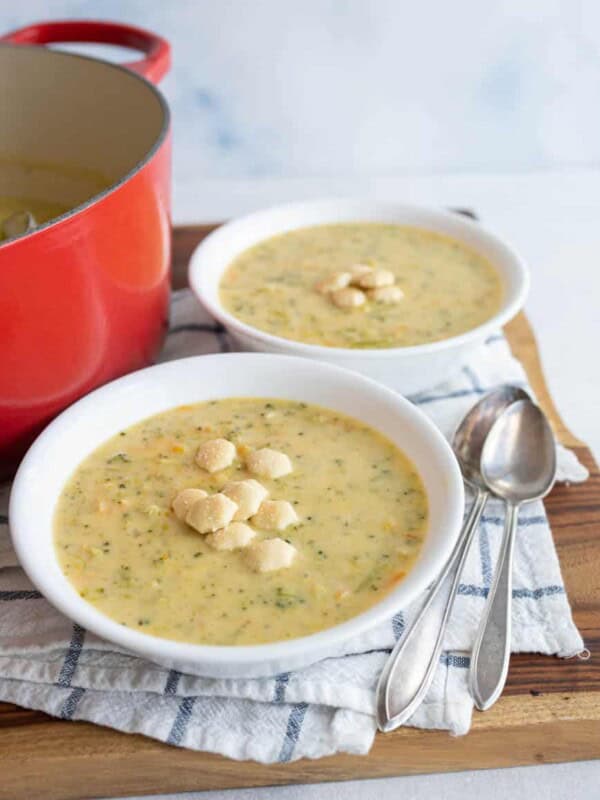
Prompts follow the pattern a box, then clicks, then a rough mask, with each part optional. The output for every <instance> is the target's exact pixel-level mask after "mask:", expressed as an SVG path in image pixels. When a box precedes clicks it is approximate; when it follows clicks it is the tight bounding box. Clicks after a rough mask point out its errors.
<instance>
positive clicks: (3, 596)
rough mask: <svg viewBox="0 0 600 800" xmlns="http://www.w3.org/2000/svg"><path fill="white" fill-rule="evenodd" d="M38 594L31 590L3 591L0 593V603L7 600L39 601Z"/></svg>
mask: <svg viewBox="0 0 600 800" xmlns="http://www.w3.org/2000/svg"><path fill="white" fill-rule="evenodd" d="M41 596H42V595H41V593H40V592H35V591H32V590H29V589H27V590H17V591H14V590H13V591H3V592H0V601H8V600H39V599H40V598H41Z"/></svg>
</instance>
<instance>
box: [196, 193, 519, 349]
mask: <svg viewBox="0 0 600 800" xmlns="http://www.w3.org/2000/svg"><path fill="white" fill-rule="evenodd" d="M319 206H322V207H323V208H326V207H327V208H331V207H334V206H337V207H338V208H347V209H349V210H348V212H347V213H349V214H352V213H354V211H353V210H352V209H358V208H367V207H369V208H372V209H381V210H382V212H383V211H385V210H387V211H390V212H392V211H393V212H397V213H399V214H402V213H403V212H410V213H422V214H423V217H424V219H425V218H427V219H430V220H435V219H436V218H437V219H441V220H448V221H451V222H452V224H453V225H454V226H456V227H457V228H459V229H460V228H462V229H463V230H465V231H472V232H476V233H477V234H478V235H479V236H481V237H485V238H487V239H488V241H489V242H491V243H493V244H494V245H495V246H496V247H498V248H500V249H501V250H502V251H504V257H505V258H506V259H507V261H510V262H511V264H512V266H513V267H514V268H515V270H516V273H517V274H518V288H517V289H516V291H515V292H514V293H513V297H512V298H510V299H508V300H505V302H504V303H503V305H502V307H501V308H500V310H499V311H498V312H497V313H496V314H494V316H493V317H490V319H488V320H486V321H485V322H483V323H481V325H478V326H477V327H475V328H470V329H469V330H468V331H465V332H464V333H460V334H458V335H457V336H450V337H448V338H446V339H439V340H437V341H435V342H426V343H424V344H417V345H409V346H407V347H381V348H370V347H365V348H363V347H360V348H351V347H326V346H324V345H318V344H310V343H307V342H300V341H297V340H296V339H286V338H284V337H283V336H276V335H275V334H272V333H269V332H268V331H263V330H261V329H260V328H256V327H254V326H253V325H249V324H248V323H247V322H244V321H242V320H241V319H239V318H238V317H236V316H234V315H233V314H231V313H230V312H229V311H227V309H226V308H224V307H223V306H222V305H221V303H220V301H219V300H218V299H217V300H216V301H213V298H212V297H211V296H210V295H208V294H207V292H205V273H204V270H203V264H202V260H203V257H204V253H205V250H206V249H207V247H209V246H211V245H212V244H214V243H215V241H218V240H219V239H220V238H226V237H227V236H229V235H230V234H231V233H232V232H234V231H235V229H236V228H237V227H238V226H240V225H245V224H248V223H249V222H251V221H252V220H254V219H256V220H259V219H261V218H263V217H266V216H268V215H270V214H273V213H280V212H283V211H289V212H290V213H293V212H294V211H296V212H298V213H301V212H302V211H304V210H306V209H311V208H313V209H317V208H318V207H319ZM352 221H354V220H352V219H349V220H348V222H352ZM357 221H358V220H357ZM369 221H371V220H369ZM336 222H340V223H342V222H343V220H336ZM327 223H328V220H327V215H326V214H325V216H324V218H323V221H322V222H320V223H314V225H315V226H316V225H320V224H325V225H326V224H327ZM397 224H399V225H402V224H404V223H402V222H398V223H397ZM410 227H420V226H419V225H417V224H416V223H410ZM422 227H423V228H424V229H428V230H432V231H433V232H434V233H435V232H436V231H435V227H434V226H433V225H432V226H431V227H428V226H427V225H426V224H425V223H424V224H423V226H422ZM286 230H291V229H290V228H282V230H281V233H285V231H286ZM250 246H252V245H250ZM471 249H474V250H476V248H474V247H471ZM240 252H243V250H242V251H240ZM229 263H231V262H229ZM228 266H229V265H226V266H224V267H223V269H222V270H221V273H220V274H221V275H222V274H223V272H224V271H225V270H226V269H227V267H228ZM492 266H494V265H493V264H492ZM188 283H189V285H190V288H191V289H192V291H193V292H194V294H195V295H196V297H197V298H198V300H199V301H200V302H201V303H202V305H203V306H204V307H205V308H206V309H207V310H208V311H209V313H210V314H211V315H212V316H213V317H215V318H216V319H217V320H218V321H219V322H220V323H221V324H222V325H224V326H225V327H226V328H231V329H233V330H234V331H237V332H238V333H240V334H242V335H244V336H247V337H250V338H253V339H255V340H258V341H260V342H264V343H266V344H267V345H271V346H276V347H279V348H285V349H286V350H287V351H289V352H290V353H292V352H293V353H294V354H297V355H305V356H308V357H317V358H328V357H329V358H341V359H343V358H352V359H355V358H358V357H363V356H364V357H365V358H373V357H377V358H384V359H386V358H387V359H390V358H399V357H402V356H405V357H411V356H418V355H421V354H425V353H438V352H441V351H443V350H447V349H452V348H454V347H458V346H460V345H462V344H468V343H470V342H472V341H473V340H475V339H477V340H478V339H481V338H484V337H485V336H487V335H489V334H492V333H493V332H494V331H497V330H498V329H499V328H501V327H502V326H503V325H505V324H506V323H507V322H508V321H509V320H511V319H512V318H513V317H514V316H515V315H516V314H517V313H518V312H519V311H520V310H521V309H522V308H523V306H524V304H525V300H526V298H527V295H528V292H529V283H530V279H529V270H528V268H527V265H526V264H525V262H524V260H523V259H522V258H521V256H519V255H518V253H517V252H516V251H515V250H513V249H512V248H511V247H509V246H508V245H507V244H506V242H505V241H504V240H503V239H502V238H501V237H500V236H497V235H496V234H495V233H493V232H492V231H491V230H490V229H489V228H487V227H484V226H483V225H481V224H480V223H479V222H476V221H474V220H472V219H470V218H468V217H467V216H466V215H464V214H460V212H458V211H449V210H447V209H443V208H440V209H438V208H432V207H430V206H425V205H418V204H413V203H397V202H393V201H378V200H369V199H365V198H359V197H339V198H336V197H329V198H321V199H317V200H308V201H302V202H298V203H282V204H279V205H274V206H269V207H268V208H264V209H260V210H258V211H253V212H252V213H250V214H246V215H244V216H240V217H235V218H234V219H232V220H230V221H229V222H226V223H224V224H223V225H220V226H219V227H218V228H216V229H215V230H214V231H212V232H211V233H209V234H208V235H207V236H206V237H204V239H203V240H202V241H201V242H200V243H199V244H198V245H197V246H196V248H195V249H194V251H193V253H192V255H191V258H190V263H189V267H188Z"/></svg>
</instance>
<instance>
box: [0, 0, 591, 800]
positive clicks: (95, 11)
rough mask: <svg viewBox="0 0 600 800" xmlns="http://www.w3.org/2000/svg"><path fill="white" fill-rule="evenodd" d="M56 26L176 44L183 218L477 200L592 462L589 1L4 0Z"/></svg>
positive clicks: (487, 782)
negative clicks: (101, 22)
mask: <svg viewBox="0 0 600 800" xmlns="http://www.w3.org/2000/svg"><path fill="white" fill-rule="evenodd" d="M60 17H86V18H92V17H95V18H108V19H121V20H126V21H128V22H131V23H133V24H138V25H142V26H144V27H147V28H153V29H155V30H157V31H158V32H160V33H161V34H162V35H164V36H166V37H167V38H168V39H169V40H170V41H171V42H172V44H173V47H174V57H175V61H174V68H173V71H172V73H171V75H170V76H169V77H168V78H167V79H166V80H165V81H164V84H163V89H164V91H165V93H166V95H167V97H168V100H169V102H170V105H171V108H172V111H173V121H174V132H175V137H174V146H175V151H174V188H175V206H174V214H175V220H176V221H186V222H193V221H202V220H204V221H207V220H217V219H222V218H224V217H228V216H231V215H233V214H238V213H242V212H245V211H249V210H251V209H254V208H258V207H260V206H264V205H267V204H270V203H273V202H280V201H285V200H293V199H300V198H309V197H313V196H318V195H331V194H357V193H361V194H367V195H373V196H377V197H380V198H395V199H401V200H407V201H416V202H421V203H428V204H433V205H455V206H463V207H464V206H466V207H471V208H473V209H475V210H476V211H477V212H478V213H479V214H480V216H481V217H482V219H483V221H484V222H485V223H486V224H488V225H489V226H490V227H491V228H493V229H494V230H495V231H496V232H498V233H499V234H501V235H503V236H505V237H506V238H507V239H508V240H509V241H510V242H511V243H512V244H513V245H515V246H516V247H517V248H518V249H519V250H520V251H521V252H522V254H523V255H524V256H525V258H526V259H527V260H528V261H529V263H530V266H531V269H532V274H533V286H532V294H531V297H530V300H529V302H528V306H527V311H528V313H529V316H530V318H531V319H532V322H533V324H534V327H535V330H536V333H537V335H538V337H539V340H540V346H541V350H542V355H543V360H544V366H545V369H546V373H547V377H548V381H549V384H550V387H551V390H552V393H553V395H554V397H555V399H556V401H557V405H558V406H559V409H560V410H561V412H562V413H563V415H564V417H565V418H566V421H567V422H568V424H569V425H570V427H571V428H572V430H574V432H575V433H577V434H578V435H579V436H580V437H582V438H583V439H585V440H586V441H587V442H588V443H589V444H591V445H592V447H593V449H594V451H595V454H596V456H597V457H600V424H599V422H598V411H599V409H600V402H599V401H600V359H599V358H598V354H597V350H598V345H599V344H600V314H599V313H598V310H599V308H598V306H599V302H598V301H599V299H600V263H599V262H600V258H599V253H600V172H598V171H597V170H596V168H597V167H598V166H600V102H599V99H600V3H598V2H597V0H520V1H519V0H500V1H499V2H493V1H492V0H488V2H486V1H485V0H452V2H445V0H439V2H435V1H434V0H420V1H419V2H417V3H415V2H403V0H345V1H344V0H219V2H216V1H215V2H211V1H210V0H195V1H194V0H170V1H169V0H45V1H43V0H25V1H23V0H21V2H19V3H16V2H7V0H2V2H0V32H3V31H7V30H9V29H11V28H13V27H17V26H19V25H22V24H25V23H28V22H32V21H37V20H43V19H48V18H60ZM101 52H102V53H105V54H108V55H113V54H112V53H109V52H108V51H107V50H106V49H105V48H104V49H102V51H101ZM118 57H119V58H122V54H119V56H118ZM599 785H600V765H598V764H595V763H590V764H583V765H561V766H557V767H536V768H529V769H526V770H523V769H521V770H504V771H502V772H493V773H463V774H461V775H454V776H431V777H419V778H400V779H391V780H385V781H379V782H368V783H361V784H354V785H352V786H349V785H337V786H329V787H326V788H325V787H313V788H306V787H291V788H289V789H277V790H257V791H254V792H251V793H250V792H249V793H245V792H244V793H241V792H235V793H230V794H229V795H227V796H228V797H231V796H233V794H235V797H236V798H238V797H239V798H240V800H242V798H244V799H245V798H250V797H252V798H258V797H260V798H267V797H268V798H269V799H270V798H275V799H276V800H300V798H301V799H302V800H308V799H309V798H310V800H313V798H319V800H321V799H322V800H333V798H338V797H345V798H359V797H360V798H375V797H377V798H381V800H385V799H386V798H388V797H389V798H392V797H394V798H396V797H399V796H402V797H403V798H414V799H415V800H417V798H418V799H420V798H425V797H427V798H429V797H431V796H442V797H444V798H447V800H454V798H459V797H460V798H461V800H470V799H471V798H479V797H480V796H486V797H488V798H494V800H495V798H498V799H499V798H504V797H507V796H510V797H511V798H514V800H521V798H528V800H529V799H530V798H537V797H540V798H541V797H544V798H548V799H549V800H554V798H563V797H564V798H569V800H571V798H573V800H576V798H584V797H585V798H589V797H595V796H596V794H597V793H598V786H599ZM225 796H226V795H225V793H214V794H210V795H204V796H203V797H206V800H208V798H209V797H214V798H216V797H219V798H221V797H225Z"/></svg>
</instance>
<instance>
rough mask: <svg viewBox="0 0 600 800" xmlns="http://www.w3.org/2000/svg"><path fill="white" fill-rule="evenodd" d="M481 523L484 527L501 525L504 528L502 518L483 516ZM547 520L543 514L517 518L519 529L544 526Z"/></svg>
mask: <svg viewBox="0 0 600 800" xmlns="http://www.w3.org/2000/svg"><path fill="white" fill-rule="evenodd" d="M481 521H482V522H483V523H484V525H502V526H503V527H504V517H496V516H494V517H488V516H485V515H484V516H483V517H482V518H481ZM547 521H548V520H547V519H546V517H545V516H544V515H543V514H536V515H535V516H533V517H519V528H531V527H532V525H545V524H546V523H547Z"/></svg>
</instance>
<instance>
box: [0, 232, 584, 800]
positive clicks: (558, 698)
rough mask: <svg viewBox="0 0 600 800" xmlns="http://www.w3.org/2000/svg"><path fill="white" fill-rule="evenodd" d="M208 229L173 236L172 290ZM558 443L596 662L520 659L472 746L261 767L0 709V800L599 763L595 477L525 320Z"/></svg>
mask: <svg viewBox="0 0 600 800" xmlns="http://www.w3.org/2000/svg"><path fill="white" fill-rule="evenodd" d="M209 230H210V226H203V227H186V228H179V229H176V230H175V233H174V281H175V285H183V284H184V283H185V268H186V264H187V259H188V255H189V253H190V251H191V249H192V247H193V246H194V245H195V243H196V242H198V241H199V240H200V239H201V238H202V236H204V235H206V233H207V232H208V231H209ZM506 334H507V336H508V339H509V341H510V344H511V347H512V348H513V352H514V353H515V355H516V356H517V357H518V358H519V359H520V360H521V361H522V362H523V364H524V366H525V368H526V370H527V374H528V375H529V379H530V381H531V383H532V385H533V387H534V389H535V391H536V393H537V396H538V398H539V400H540V402H541V404H542V406H543V407H544V410H545V411H546V413H547V414H548V415H549V417H550V419H551V421H552V423H553V426H554V429H555V431H556V434H557V436H558V438H559V439H560V441H561V442H563V443H564V444H566V445H567V446H569V447H571V448H573V449H574V450H575V452H576V453H577V456H578V457H579V459H580V460H581V461H582V462H583V463H584V464H585V465H586V466H587V467H588V469H589V470H590V473H591V478H590V480H589V481H587V482H586V483H584V484H579V485H573V486H565V485H559V486H557V487H556V488H555V489H554V491H553V492H552V494H551V495H550V496H549V497H548V498H547V500H546V508H547V511H548V515H549V518H550V522H551V525H552V530H553V533H554V538H555V541H556V546H557V549H558V553H559V556H560V561H561V566H562V569H563V575H564V579H565V584H566V587H567V591H568V593H569V598H570V600H571V603H572V605H573V613H574V617H575V622H576V623H577V625H578V627H579V629H580V631H581V633H582V635H583V637H584V639H585V642H586V645H587V647H588V648H589V649H590V651H591V654H592V658H591V659H590V660H589V661H579V660H577V659H572V660H570V661H563V660H560V659H557V658H552V657H548V656H538V655H533V654H521V655H517V656H513V658H512V660H511V667H510V672H509V676H508V682H507V686H506V691H505V693H504V695H503V697H502V698H501V700H500V701H499V702H498V703H497V704H496V705H495V706H494V707H493V708H492V709H491V710H490V711H488V712H486V713H485V714H479V713H476V714H475V716H474V719H473V728H472V731H471V732H470V733H469V734H468V736H463V737H459V738H454V737H451V736H449V735H448V734H447V733H445V732H441V731H422V730H416V729H410V728H406V729H401V730H399V731H396V732H394V733H391V734H387V735H385V736H383V735H378V736H377V737H376V739H375V744H374V746H373V749H372V750H371V752H370V753H369V755H368V756H363V757H361V756H349V755H337V756H332V757H329V758H323V759H320V760H317V761H309V760H302V761H296V762H292V763H289V764H275V765H270V766H264V765H261V764H255V763H252V762H235V761H230V760H228V759H226V758H223V757H221V756H214V755H209V754H206V753H196V752H192V751H190V750H181V749H178V748H175V747H169V746H167V745H164V744H161V743H159V742H156V741H154V740H152V739H148V738H145V737H142V736H138V735H127V734H122V733H117V732H116V731H113V730H110V729H108V728H101V727H98V726H95V725H91V724H89V723H84V722H63V721H60V720H56V719H53V718H51V717H48V716H47V715H45V714H42V713H39V712H36V711H28V710H25V709H21V708H18V707H16V706H13V705H9V704H0V765H1V768H0V800H37V799H38V798H39V799H40V800H67V798H78V799H81V800H83V798H91V797H98V796H117V795H127V794H145V793H148V794H154V793H158V792H177V791H179V792H182V791H190V790H202V789H217V788H219V789H224V788H233V787H242V786H243V787H247V786H264V785H273V784H286V783H309V782H316V781H333V780H350V779H356V778H376V777H384V776H390V775H405V774H415V773H425V772H446V771H453V770H467V769H483V768H486V767H488V768H489V767H507V766H515V765H518V764H544V763H552V762H557V761H577V760H581V759H590V758H598V757H600V658H599V656H600V473H599V471H598V467H597V466H596V464H595V463H594V460H593V458H592V455H591V453H590V452H589V450H588V449H587V448H586V447H585V445H584V444H582V443H581V442H580V441H578V440H577V439H576V438H575V437H574V436H573V435H572V434H571V433H570V432H569V431H568V430H567V428H566V427H565V425H564V424H563V423H562V421H561V419H560V417H559V415H558V413H557V411H556V409H555V408H554V405H553V403H552V400H551V398H550V396H549V394H548V390H547V388H546V385H545V382H544V378H543V374H542V368H541V364H540V359H539V354H538V351H537V347H536V343H535V338H534V335H533V332H532V330H531V328H530V326H529V323H528V322H527V319H526V318H525V316H524V315H522V314H521V315H519V316H518V317H517V318H516V319H515V320H514V321H513V322H511V323H510V324H509V325H508V326H507V328H506Z"/></svg>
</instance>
